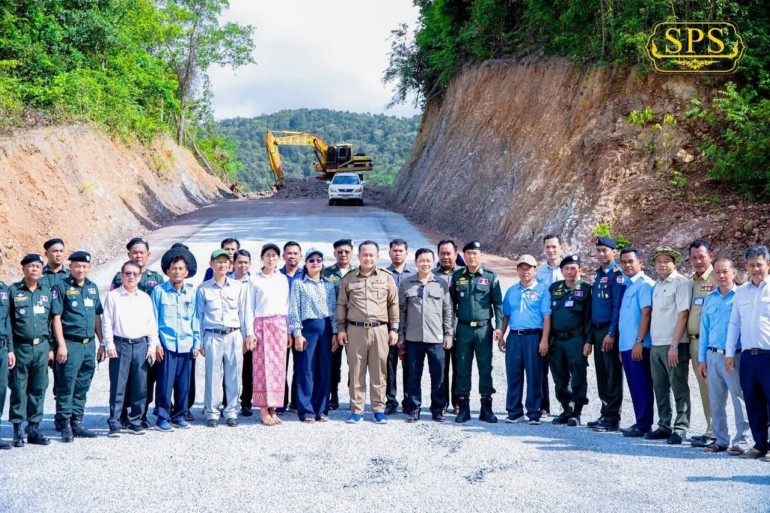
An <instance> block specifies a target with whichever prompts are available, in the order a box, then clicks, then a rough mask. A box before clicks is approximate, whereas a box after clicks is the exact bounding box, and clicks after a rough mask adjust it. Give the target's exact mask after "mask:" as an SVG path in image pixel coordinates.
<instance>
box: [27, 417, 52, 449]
mask: <svg viewBox="0 0 770 513" xmlns="http://www.w3.org/2000/svg"><path fill="white" fill-rule="evenodd" d="M27 443H28V444H33V445H48V444H50V443H51V441H50V440H49V439H48V438H47V437H46V436H45V435H44V434H43V433H41V432H40V429H39V427H38V424H37V422H30V423H29V425H28V426H27Z"/></svg>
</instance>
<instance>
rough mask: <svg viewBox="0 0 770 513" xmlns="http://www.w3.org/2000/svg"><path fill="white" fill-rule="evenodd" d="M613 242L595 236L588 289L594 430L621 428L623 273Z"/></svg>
mask: <svg viewBox="0 0 770 513" xmlns="http://www.w3.org/2000/svg"><path fill="white" fill-rule="evenodd" d="M616 247H617V245H616V244H615V241H614V240H612V239H610V238H609V237H597V238H596V259H597V260H598V262H599V269H597V270H596V277H595V278H594V284H593V287H592V289H591V322H592V324H593V326H592V327H593V330H592V335H591V337H592V340H593V346H594V348H593V353H594V365H595V366H596V387H597V388H598V389H599V399H601V401H602V408H601V416H600V417H599V418H598V419H597V420H595V421H592V422H589V423H588V427H589V428H591V429H593V430H595V431H603V432H604V431H617V430H618V429H620V406H621V404H622V403H623V366H622V364H621V363H620V357H619V356H618V355H619V353H618V319H619V317H620V300H621V298H622V297H623V291H624V290H625V285H624V284H623V281H624V278H623V273H622V272H621V271H620V267H619V266H618V264H616V263H615V248H616Z"/></svg>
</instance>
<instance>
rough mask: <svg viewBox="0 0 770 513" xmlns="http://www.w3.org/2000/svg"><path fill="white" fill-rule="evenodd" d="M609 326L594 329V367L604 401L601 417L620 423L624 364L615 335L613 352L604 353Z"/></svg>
mask: <svg viewBox="0 0 770 513" xmlns="http://www.w3.org/2000/svg"><path fill="white" fill-rule="evenodd" d="M608 330H609V326H607V327H605V328H602V329H594V332H593V343H594V366H595V367H596V388H598V389H599V399H601V401H602V409H601V416H602V417H604V418H605V419H606V420H610V421H613V422H620V407H621V406H622V404H623V364H622V363H621V362H620V358H619V357H618V354H619V353H618V346H619V338H618V335H617V333H616V334H615V343H614V344H613V345H612V350H611V351H607V352H604V351H602V341H603V340H604V337H605V335H607V331H608Z"/></svg>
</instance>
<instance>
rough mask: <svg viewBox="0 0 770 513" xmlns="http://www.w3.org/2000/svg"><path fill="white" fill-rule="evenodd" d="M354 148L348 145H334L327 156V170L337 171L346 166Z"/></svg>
mask: <svg viewBox="0 0 770 513" xmlns="http://www.w3.org/2000/svg"><path fill="white" fill-rule="evenodd" d="M351 150H352V148H351V147H350V146H347V145H342V144H340V145H334V146H329V150H328V152H327V154H326V166H327V168H331V169H337V168H340V167H342V166H343V165H345V163H347V162H348V161H349V160H350V158H351V153H352V151H351Z"/></svg>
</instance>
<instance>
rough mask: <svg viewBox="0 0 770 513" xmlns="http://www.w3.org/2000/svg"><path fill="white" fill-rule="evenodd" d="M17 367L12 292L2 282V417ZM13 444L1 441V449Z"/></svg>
mask: <svg viewBox="0 0 770 513" xmlns="http://www.w3.org/2000/svg"><path fill="white" fill-rule="evenodd" d="M14 365H16V355H15V354H14V353H13V332H12V329H11V290H10V289H9V288H8V285H6V284H5V283H3V282H2V281H0V415H2V411H3V408H5V393H6V390H7V389H8V370H9V369H13V367H14ZM10 448H11V444H9V443H8V442H6V441H5V440H0V449H10Z"/></svg>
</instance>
